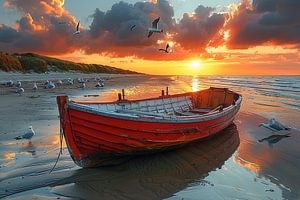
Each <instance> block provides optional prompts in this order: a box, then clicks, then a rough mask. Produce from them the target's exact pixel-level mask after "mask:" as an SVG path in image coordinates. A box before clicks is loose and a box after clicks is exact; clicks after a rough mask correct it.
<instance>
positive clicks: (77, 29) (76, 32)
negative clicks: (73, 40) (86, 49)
mask: <svg viewBox="0 0 300 200" xmlns="http://www.w3.org/2000/svg"><path fill="white" fill-rule="evenodd" d="M79 24H80V21H79V22H78V24H77V26H76V31H75V32H74V33H73V35H78V34H79V33H80V30H79Z"/></svg>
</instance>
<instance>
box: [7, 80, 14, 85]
mask: <svg viewBox="0 0 300 200" xmlns="http://www.w3.org/2000/svg"><path fill="white" fill-rule="evenodd" d="M6 85H7V86H8V87H12V86H13V85H14V82H13V81H12V80H9V81H7V82H6Z"/></svg>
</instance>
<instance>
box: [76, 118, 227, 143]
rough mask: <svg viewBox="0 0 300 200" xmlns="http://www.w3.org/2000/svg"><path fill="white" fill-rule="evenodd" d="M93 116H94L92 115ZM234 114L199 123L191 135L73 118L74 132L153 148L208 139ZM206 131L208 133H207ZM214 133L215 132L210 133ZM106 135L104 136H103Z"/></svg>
mask: <svg viewBox="0 0 300 200" xmlns="http://www.w3.org/2000/svg"><path fill="white" fill-rule="evenodd" d="M91 115H93V114H91ZM232 116H233V113H232V114H230V115H228V116H224V117H221V118H219V119H217V120H212V121H211V122H209V123H208V122H199V123H197V130H196V129H195V131H193V132H190V133H183V132H177V133H172V134H170V133H168V134H167V133H164V132H163V133H160V132H155V133H153V132H144V131H135V130H128V129H122V128H120V127H115V126H113V127H112V126H110V125H106V124H102V123H99V121H101V120H98V119H97V116H94V117H91V119H93V121H89V120H88V119H86V118H85V119H79V117H78V116H76V117H72V124H73V125H72V127H73V130H76V128H80V129H81V132H86V133H87V134H89V133H88V132H91V133H92V134H93V136H95V137H100V138H102V139H104V138H106V140H108V141H115V142H117V141H118V142H119V143H127V144H128V145H129V144H130V143H131V144H132V145H133V146H134V147H135V148H138V147H143V146H149V145H150V146H151V144H152V143H162V144H163V143H170V142H184V141H187V140H193V139H197V138H201V137H206V136H208V135H209V133H208V132H207V130H208V129H212V128H213V127H215V126H217V125H218V124H223V123H226V121H228V120H230V118H232ZM154 125H155V126H160V124H159V123H155V124H154ZM205 131H206V132H205ZM210 132H214V131H210ZM103 134H104V135H103Z"/></svg>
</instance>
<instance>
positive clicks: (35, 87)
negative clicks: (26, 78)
mask: <svg viewBox="0 0 300 200" xmlns="http://www.w3.org/2000/svg"><path fill="white" fill-rule="evenodd" d="M37 89H38V87H37V84H36V82H34V83H33V84H32V90H33V91H34V92H35V91H37Z"/></svg>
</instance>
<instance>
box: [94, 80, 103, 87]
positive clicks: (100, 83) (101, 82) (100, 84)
mask: <svg viewBox="0 0 300 200" xmlns="http://www.w3.org/2000/svg"><path fill="white" fill-rule="evenodd" d="M95 87H104V81H102V80H100V81H99V82H98V83H97V84H96V86H95Z"/></svg>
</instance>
